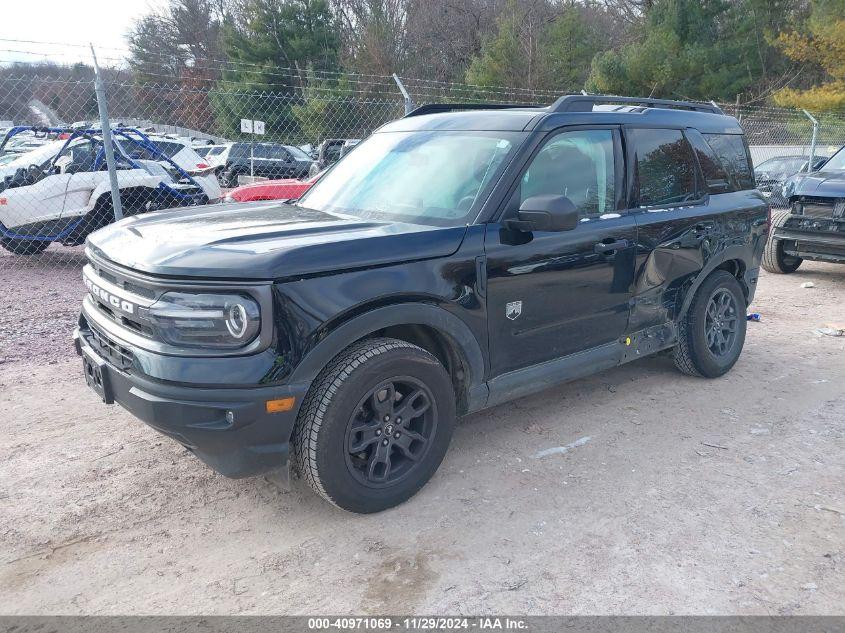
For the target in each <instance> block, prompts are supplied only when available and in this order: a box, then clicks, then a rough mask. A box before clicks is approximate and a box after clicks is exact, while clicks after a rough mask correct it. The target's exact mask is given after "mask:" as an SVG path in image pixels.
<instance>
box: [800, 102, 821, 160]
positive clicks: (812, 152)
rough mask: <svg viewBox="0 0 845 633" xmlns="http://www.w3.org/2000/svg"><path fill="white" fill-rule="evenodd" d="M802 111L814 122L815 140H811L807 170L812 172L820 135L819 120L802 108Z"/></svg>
mask: <svg viewBox="0 0 845 633" xmlns="http://www.w3.org/2000/svg"><path fill="white" fill-rule="evenodd" d="M802 112H804V115H805V116H806V117H807V118H808V119H810V121H812V122H813V140H811V141H810V158H809V160H808V161H807V171H808V172H811V171H813V162H814V160H815V158H816V139H817V138H818V135H819V122H818V121H817V120H816V118H815V117H814V116H813V115H812V114H810V113H809V112H807V111H806V110H802Z"/></svg>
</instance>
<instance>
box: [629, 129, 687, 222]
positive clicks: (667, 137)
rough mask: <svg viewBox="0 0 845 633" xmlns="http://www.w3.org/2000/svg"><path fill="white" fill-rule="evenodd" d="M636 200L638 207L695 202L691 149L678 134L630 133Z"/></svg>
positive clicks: (669, 131)
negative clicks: (633, 156)
mask: <svg viewBox="0 0 845 633" xmlns="http://www.w3.org/2000/svg"><path fill="white" fill-rule="evenodd" d="M627 138H628V141H629V142H630V143H632V145H633V149H634V155H635V160H634V167H635V170H636V183H637V184H636V187H637V200H638V201H639V206H641V207H653V206H661V205H667V204H679V203H683V202H687V201H691V200H696V199H698V198H699V197H700V196H699V194H698V193H697V192H696V167H695V158H694V157H693V153H692V148H691V147H690V144H689V143H688V142H687V140H686V138H684V135H683V133H682V132H681V131H680V130H666V129H661V130H658V129H655V130H651V129H631V130H628V133H627Z"/></svg>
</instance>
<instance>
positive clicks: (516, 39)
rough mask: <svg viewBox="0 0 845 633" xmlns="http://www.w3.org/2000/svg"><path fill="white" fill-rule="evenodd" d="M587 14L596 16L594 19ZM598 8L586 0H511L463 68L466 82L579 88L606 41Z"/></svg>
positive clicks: (531, 87) (544, 88) (565, 89)
mask: <svg viewBox="0 0 845 633" xmlns="http://www.w3.org/2000/svg"><path fill="white" fill-rule="evenodd" d="M590 17H592V18H595V19H593V20H591V19H589V18H590ZM601 17H602V12H601V11H598V10H597V9H595V8H594V7H592V6H591V5H589V4H581V3H577V2H566V3H563V4H562V5H553V4H551V3H549V2H545V1H540V0H531V1H526V0H523V1H522V2H518V1H517V0H509V2H508V4H507V5H506V7H505V9H504V10H503V11H502V13H501V14H500V15H499V18H498V20H497V22H496V27H497V31H496V33H495V35H493V36H492V37H490V38H488V39H487V40H486V41H485V42H484V45H483V46H482V49H481V52H480V54H479V55H478V56H476V57H475V58H474V59H473V61H472V63H471V64H470V67H469V69H468V71H467V74H466V77H467V82H469V83H471V84H477V85H479V86H509V87H512V88H528V89H535V90H538V89H542V90H554V91H558V92H563V91H568V90H579V89H581V88H583V86H584V82H585V80H586V79H587V76H588V74H589V70H590V62H591V60H592V59H593V56H594V55H595V54H596V53H597V52H598V51H601V50H603V48H604V47H605V44H604V41H605V38H604V35H605V34H604V33H603V32H602V28H603V20H602V19H601Z"/></svg>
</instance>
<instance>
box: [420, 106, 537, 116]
mask: <svg viewBox="0 0 845 633" xmlns="http://www.w3.org/2000/svg"><path fill="white" fill-rule="evenodd" d="M544 107H545V106H541V105H527V104H524V103H426V104H425V105H421V106H420V107H418V108H415V109H413V110H411V111H410V112H409V113H408V114H406V115H405V117H404V118H406V119H407V118H408V117H409V116H420V115H421V114H436V113H438V112H455V111H459V110H508V109H511V108H544Z"/></svg>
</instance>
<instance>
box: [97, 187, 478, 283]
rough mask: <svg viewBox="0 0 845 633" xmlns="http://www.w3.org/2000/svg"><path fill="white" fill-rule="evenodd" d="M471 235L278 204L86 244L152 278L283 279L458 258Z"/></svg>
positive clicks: (144, 225) (209, 209)
mask: <svg viewBox="0 0 845 633" xmlns="http://www.w3.org/2000/svg"><path fill="white" fill-rule="evenodd" d="M465 233H466V227H464V226H461V227H455V228H440V227H432V226H424V225H420V224H407V223H401V222H381V221H374V220H360V219H356V218H351V219H350V218H348V217H341V216H337V215H332V214H329V213H324V212H322V211H313V210H311V209H305V208H303V207H298V206H295V205H286V204H281V203H279V202H276V201H273V202H260V203H255V202H247V203H241V204H223V205H213V206H206V207H199V208H193V209H178V210H172V211H160V212H156V213H147V214H143V215H138V216H134V217H132V218H126V219H124V220H121V221H120V222H117V223H115V224H111V225H109V226H107V227H105V228H103V229H100V230H99V231H96V232H95V233H93V234H91V235H90V236H89V237H88V241H87V244H88V247H89V248H90V249H91V250H92V252H93V253H94V254H95V255H98V256H100V257H103V258H105V259H109V260H111V261H113V262H115V263H117V264H120V265H122V266H126V267H128V268H131V269H134V270H138V271H142V272H146V273H150V274H154V275H167V276H176V277H201V278H207V279H283V278H289V277H296V276H302V275H310V274H315V273H322V272H332V271H337V270H344V271H345V270H350V269H354V268H365V267H370V266H382V265H386V264H392V263H397V262H407V261H413V260H420V259H431V258H435V257H447V256H449V255H451V254H452V253H454V252H455V251H457V250H458V247H459V246H460V245H461V242H462V241H463V237H464V234H465Z"/></svg>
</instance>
